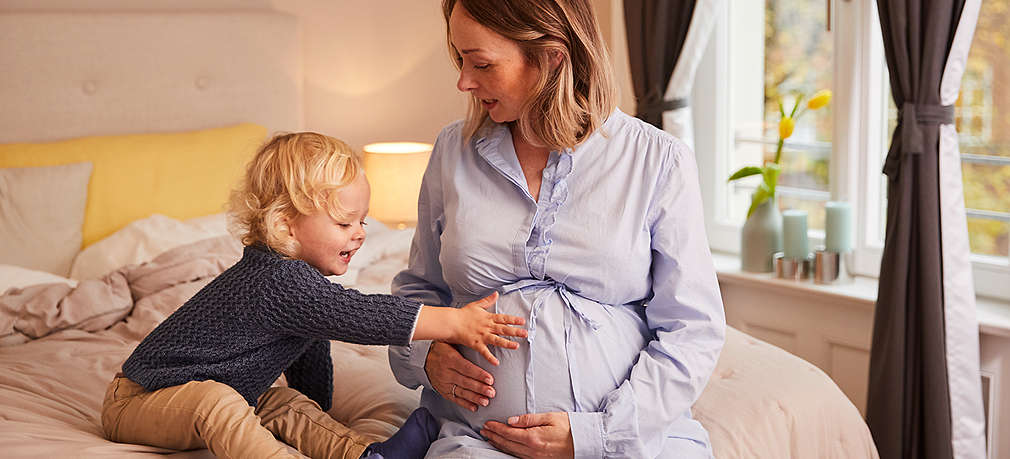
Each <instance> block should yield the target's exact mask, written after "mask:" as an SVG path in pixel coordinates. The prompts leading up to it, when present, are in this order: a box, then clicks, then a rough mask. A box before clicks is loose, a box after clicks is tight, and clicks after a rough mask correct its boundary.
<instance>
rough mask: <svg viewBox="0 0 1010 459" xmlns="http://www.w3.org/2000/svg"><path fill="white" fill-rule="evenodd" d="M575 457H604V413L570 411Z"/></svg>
mask: <svg viewBox="0 0 1010 459" xmlns="http://www.w3.org/2000/svg"><path fill="white" fill-rule="evenodd" d="M568 423H569V425H571V428H572V444H573V446H574V447H575V457H603V444H604V441H605V438H604V432H603V413H571V412H570V413H568Z"/></svg>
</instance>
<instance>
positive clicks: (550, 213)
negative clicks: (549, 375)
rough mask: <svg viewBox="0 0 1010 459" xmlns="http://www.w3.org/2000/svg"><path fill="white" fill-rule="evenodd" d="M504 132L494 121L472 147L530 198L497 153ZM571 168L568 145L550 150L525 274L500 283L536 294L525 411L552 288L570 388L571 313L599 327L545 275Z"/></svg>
mask: <svg viewBox="0 0 1010 459" xmlns="http://www.w3.org/2000/svg"><path fill="white" fill-rule="evenodd" d="M506 135H509V132H508V129H507V128H504V127H503V126H498V127H496V128H495V129H494V130H493V131H492V132H488V133H487V135H486V136H483V137H481V138H478V140H477V150H478V151H479V152H480V153H481V155H482V156H483V157H484V158H485V160H487V161H488V163H489V164H490V165H491V166H492V167H493V168H494V169H495V170H497V171H498V172H499V173H500V174H502V175H503V176H505V178H506V179H508V180H509V181H510V182H512V183H513V184H514V185H515V186H517V187H519V188H520V189H521V190H522V191H523V193H524V194H525V195H526V196H527V197H529V198H530V199H531V200H532V195H530V194H529V191H528V190H527V189H526V183H525V180H524V179H523V177H521V172H520V171H514V172H513V173H509V171H510V170H511V169H512V167H510V164H509V162H508V161H506V160H505V157H504V156H503V155H502V154H501V151H500V145H501V142H502V140H503V139H504V138H505V136H506ZM572 169H573V164H572V150H571V149H568V150H565V151H562V152H557V151H553V152H551V154H550V157H549V158H548V161H547V165H546V167H544V170H543V172H542V173H541V174H542V179H541V180H542V181H543V184H544V185H546V186H541V196H540V199H539V200H537V201H536V212H535V214H534V215H533V219H532V221H531V223H530V229H529V233H528V234H529V236H528V237H527V239H526V243H525V244H522V246H523V247H524V248H525V250H524V253H522V255H523V256H522V258H521V259H523V261H525V264H526V266H527V267H528V269H529V274H530V278H528V279H522V280H519V281H517V282H513V283H511V284H507V285H505V286H503V287H502V288H501V294H502V295H507V294H509V293H513V292H516V291H519V290H532V291H535V292H536V297H535V299H534V300H533V304H532V305H531V307H530V312H529V317H528V318H527V321H526V324H527V338H526V341H527V343H528V346H527V352H528V360H527V363H526V370H525V374H524V378H525V382H526V411H527V412H528V413H535V412H536V397H535V394H534V390H533V389H534V388H535V387H536V385H535V384H534V378H535V375H534V370H533V363H534V353H535V347H536V346H535V343H536V336H537V318H538V316H539V315H540V312H541V311H542V310H543V308H544V305H545V304H547V299H548V298H549V297H550V296H551V295H553V294H555V293H556V294H557V295H558V296H559V297H560V298H561V301H562V303H563V304H564V305H565V314H564V317H565V323H564V339H565V357H566V358H567V359H568V362H569V365H568V371H569V379H570V380H571V384H572V393H573V394H578V393H579V390H578V387H577V384H578V377H577V375H576V374H575V370H574V366H575V364H576V362H577V358H576V355H575V354H574V353H573V351H572V346H571V345H570V344H571V333H572V325H573V322H574V319H573V318H577V319H578V320H580V321H582V322H583V323H585V324H586V325H587V326H588V327H589V328H590V329H592V330H594V331H595V330H598V329H599V327H600V325H599V323H598V322H596V321H595V320H593V319H590V318H589V316H587V315H586V314H585V313H584V312H583V311H582V310H580V308H579V307H578V306H577V302H576V301H575V300H574V296H576V295H577V293H575V292H573V291H572V290H571V289H570V288H569V287H568V286H567V285H565V284H564V283H562V282H558V281H556V280H554V279H552V278H550V276H548V275H547V259H548V257H549V256H550V251H551V244H552V243H553V242H554V241H553V240H552V239H551V228H553V227H554V224H555V222H556V221H557V214H558V211H559V210H560V209H561V207H562V206H563V205H564V204H565V202H566V201H567V200H568V194H569V188H568V181H567V179H568V177H569V176H570V175H571V173H572ZM544 192H547V194H548V195H547V196H544V195H543V194H544ZM574 398H575V409H576V411H583V410H584V408H585V407H583V406H581V403H580V402H579V400H580V398H581V397H578V396H577V395H576V396H575V397H574Z"/></svg>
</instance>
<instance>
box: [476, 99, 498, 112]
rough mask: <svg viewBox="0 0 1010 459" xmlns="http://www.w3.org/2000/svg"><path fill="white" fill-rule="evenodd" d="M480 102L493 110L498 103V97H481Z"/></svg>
mask: <svg viewBox="0 0 1010 459" xmlns="http://www.w3.org/2000/svg"><path fill="white" fill-rule="evenodd" d="M480 102H481V103H482V104H484V108H486V109H488V110H491V108H492V107H494V106H495V105H498V99H481V100H480Z"/></svg>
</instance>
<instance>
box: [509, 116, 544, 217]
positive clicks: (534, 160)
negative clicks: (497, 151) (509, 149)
mask: <svg viewBox="0 0 1010 459" xmlns="http://www.w3.org/2000/svg"><path fill="white" fill-rule="evenodd" d="M509 131H510V132H511V133H512V146H513V147H515V150H516V158H517V159H518V160H519V167H521V168H522V170H523V175H524V176H525V177H526V186H527V189H528V190H529V192H530V196H532V197H533V200H534V201H538V200H539V199H540V182H541V180H542V179H543V171H544V167H547V159H548V158H549V157H550V154H551V150H550V148H547V147H540V146H536V145H534V144H533V143H532V142H530V141H529V140H527V139H526V138H525V137H523V136H522V135H521V134H520V133H519V128H518V127H517V126H516V123H514V122H513V123H509Z"/></svg>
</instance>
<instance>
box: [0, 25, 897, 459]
mask: <svg viewBox="0 0 1010 459" xmlns="http://www.w3.org/2000/svg"><path fill="white" fill-rule="evenodd" d="M299 55H300V53H299V38H298V24H297V20H296V19H295V18H293V17H291V16H287V15H284V14H279V13H271V12H248V11H234V12H229V11H216V12H203V13H164V12H161V13H137V12H134V13H66V14H61V13H42V14H39V13H18V14H0V67H2V68H4V69H14V70H13V71H8V72H3V73H2V74H0V100H4V101H6V102H8V104H7V107H6V108H7V110H4V111H0V126H2V129H0V144H3V145H0V212H4V211H12V210H11V209H13V210H14V211H17V215H19V218H22V217H23V220H24V221H23V222H21V223H19V224H21V225H22V226H20V227H18V226H17V225H13V227H12V225H11V224H10V221H5V222H4V223H2V224H0V236H3V235H4V231H6V232H7V233H6V234H7V235H8V236H9V239H8V240H14V238H22V239H24V240H23V241H22V242H18V244H17V245H19V247H18V248H16V250H14V251H13V252H11V253H14V255H13V256H12V257H13V258H5V259H0V293H5V294H4V295H3V296H0V327H2V328H0V369H2V371H0V420H2V422H0V445H3V455H4V456H5V457H69V456H77V457H81V456H84V457H93V456H116V457H131V456H143V455H154V454H158V455H170V456H177V457H209V456H210V453H209V452H208V451H207V450H197V451H186V452H178V451H169V450H163V449H159V448H153V447H148V446H142V445H129V444H118V443H113V442H109V441H107V440H105V439H104V438H103V437H102V434H101V427H100V415H99V411H100V406H101V400H102V397H103V394H104V391H105V387H106V384H107V383H108V381H109V380H110V379H111V377H112V375H113V374H115V372H116V371H117V370H118V369H119V366H120V365H121V363H122V362H123V361H124V360H125V358H126V357H127V356H128V355H129V353H130V352H131V351H132V349H133V347H134V346H136V344H137V343H138V342H139V340H140V339H141V338H143V336H144V335H145V334H146V333H147V332H148V331H149V330H150V329H152V328H153V327H154V326H155V325H157V323H159V322H160V321H161V320H163V319H164V318H165V317H167V315H168V314H170V313H171V312H172V311H173V310H174V308H177V307H178V306H179V305H180V304H181V303H182V302H183V301H185V299H186V298H188V297H189V296H190V295H192V294H193V293H195V292H196V291H197V290H199V288H200V287H202V286H203V285H205V284H206V283H207V282H209V281H210V280H211V279H213V277H214V276H215V275H217V274H218V273H220V272H221V271H222V270H223V269H225V268H227V267H228V266H229V265H230V264H232V263H234V262H235V261H236V260H237V259H238V256H239V254H240V245H239V244H238V242H237V241H235V240H234V238H232V237H231V236H230V235H229V234H228V232H227V225H226V219H225V216H224V215H223V214H221V203H222V202H223V201H222V199H223V198H224V195H223V194H222V193H226V192H227V188H228V186H230V182H229V180H232V179H233V178H234V177H236V176H237V173H238V171H240V170H241V167H242V160H241V159H242V158H243V157H247V155H248V154H249V153H250V152H251V150H252V149H253V148H254V147H255V143H256V142H258V141H262V139H263V138H264V137H265V136H266V135H267V134H268V133H270V132H276V131H288V130H296V129H300V128H301V127H302V126H303V121H302V119H301V116H302V115H301V114H302V112H303V110H302V106H301V100H302V97H301V85H302V75H301V62H300V58H299ZM332 134H334V135H337V136H339V135H340V133H339V132H334V133H332ZM96 136H97V137H96ZM82 137H83V138H82ZM242 155H246V156H242ZM196 161H200V162H203V163H207V164H217V166H215V167H214V168H213V169H214V170H215V174H212V175H209V176H206V177H200V176H198V175H199V174H194V173H193V171H192V167H191V166H192V164H193V163H194V162H196ZM214 161H218V163H214ZM29 169H32V170H42V169H44V170H45V171H46V174H48V175H46V174H42V175H41V176H40V177H35V178H34V179H32V180H34V182H33V181H32V180H29V179H27V178H25V177H24V174H22V172H26V171H28V170H29ZM64 169H66V170H64ZM4 174H6V175H4ZM54 174H55V175H54ZM229 174H230V175H229ZM68 177H73V179H71V178H68ZM130 180H133V181H130ZM222 182H224V185H223V188H222ZM39 183H47V184H48V185H47V186H46V187H45V188H44V189H43V190H42V191H39V192H38V193H35V192H34V191H33V192H27V191H18V190H31V188H30V187H31V186H36V187H37V186H39ZM53 183H58V184H59V186H58V187H57V186H56V185H52V184H53ZM18 187H21V188H18ZM138 190H142V191H138ZM46 193H49V194H50V195H49V196H48V197H47V196H46V195H45V194H46ZM138 196H140V197H139V198H138ZM179 196H185V198H180V197H179ZM25 197H28V198H32V199H35V201H31V199H28V202H27V203H25V202H21V203H18V202H16V201H18V200H21V201H24V200H25V199H24V198H25ZM207 197H214V198H213V199H211V198H207ZM8 201H15V202H14V204H12V203H11V202H8ZM197 201H199V203H197ZM203 201H208V202H207V203H203ZM198 204H200V205H198ZM201 205H203V207H201ZM18 206H21V207H18ZM26 209H28V210H26ZM36 217H37V218H36ZM71 217H73V218H71ZM19 221H20V220H19ZM53 222H59V223H53ZM68 222H69V223H68ZM4 225H6V226H4ZM32 225H36V227H38V228H42V229H41V230H37V231H32V230H31V228H32ZM64 230H67V231H66V234H63V233H60V234H56V235H54V236H53V237H54V238H55V239H54V240H57V241H60V242H61V243H60V244H54V243H49V244H45V245H38V240H36V239H39V237H41V236H43V235H42V234H40V232H45V231H53V232H56V231H64ZM411 235H412V230H411V229H406V230H397V229H391V228H386V227H384V226H383V225H382V224H381V223H379V222H374V221H373V222H372V225H370V226H369V237H368V240H367V241H366V243H365V246H364V247H363V248H362V250H361V251H360V252H359V253H358V255H357V256H356V257H355V259H354V261H353V264H352V269H351V270H349V273H348V274H347V275H345V276H342V277H341V278H337V279H335V280H337V281H339V282H341V283H343V284H345V285H347V286H350V287H353V288H357V289H359V290H361V291H364V292H367V293H379V292H388V291H389V284H390V280H391V278H392V276H393V275H394V274H395V273H396V272H398V271H399V270H400V269H402V268H403V267H404V266H405V264H406V259H407V254H408V252H409V246H410V239H411ZM36 236H39V237H36ZM33 238H34V239H33ZM19 240H20V239H19ZM32 244H36V246H33V245H32ZM8 245H11V244H8ZM57 248H59V249H60V250H61V252H60V253H59V254H56V255H53V256H49V255H48V252H55V251H56V250H55V249H57ZM4 253H5V256H6V252H4ZM332 354H333V360H334V372H335V375H334V376H335V377H334V385H335V387H334V401H333V409H332V410H331V411H330V414H331V415H332V416H334V417H335V418H336V419H338V420H340V421H342V422H344V423H346V424H348V425H350V426H352V427H354V428H356V429H358V430H360V431H362V432H365V433H366V434H368V435H370V436H372V437H374V438H375V439H382V438H385V437H387V436H388V435H390V434H391V433H392V432H393V431H395V429H396V428H397V426H398V425H399V424H400V423H402V422H403V419H404V418H405V417H406V415H407V414H409V412H410V411H411V410H412V409H413V408H415V407H416V406H417V403H418V398H419V392H416V391H411V390H408V389H405V388H403V387H402V386H399V385H398V384H397V383H396V382H395V380H394V379H393V376H392V373H391V372H390V370H389V366H388V361H387V358H386V349H385V348H384V347H381V346H358V345H348V344H343V343H334V345H333V347H332ZM277 383H278V384H284V381H283V378H281V379H280V380H278V382H277ZM693 410H694V414H695V416H696V418H697V419H698V420H699V421H701V422H702V424H704V425H705V427H706V428H707V429H708V431H709V433H710V436H711V440H712V445H713V448H714V450H715V453H716V456H717V457H719V458H737V457H740V458H745V457H771V458H784V457H877V453H876V450H875V448H874V445H873V441H872V439H871V437H870V434H869V431H868V429H867V428H866V425H865V423H863V420H862V419H861V418H860V416H859V413H858V411H857V410H856V408H855V407H854V406H853V405H852V403H851V402H849V400H848V399H847V398H846V397H845V396H844V395H843V394H842V392H841V391H840V390H839V389H838V387H837V386H836V385H835V384H834V383H833V382H832V381H831V380H830V378H828V377H827V376H826V375H825V374H824V373H823V372H822V371H820V370H819V369H817V368H816V367H815V366H813V365H811V364H809V363H807V362H805V361H803V360H801V359H799V358H797V357H795V356H792V355H790V354H788V353H787V352H785V351H783V350H781V349H778V348H776V347H774V346H771V345H769V344H767V343H764V342H761V341H759V340H757V339H755V338H753V337H750V336H747V335H745V334H743V333H741V332H739V331H736V330H733V329H729V330H728V332H727V343H726V347H725V349H724V351H723V353H722V355H721V358H720V360H719V364H718V367H717V369H716V370H715V372H714V374H713V375H712V378H711V380H710V382H709V385H708V386H707V388H706V389H705V391H704V393H703V395H702V397H701V399H700V400H699V401H698V402H697V403H696V404H695V406H694V408H693Z"/></svg>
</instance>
